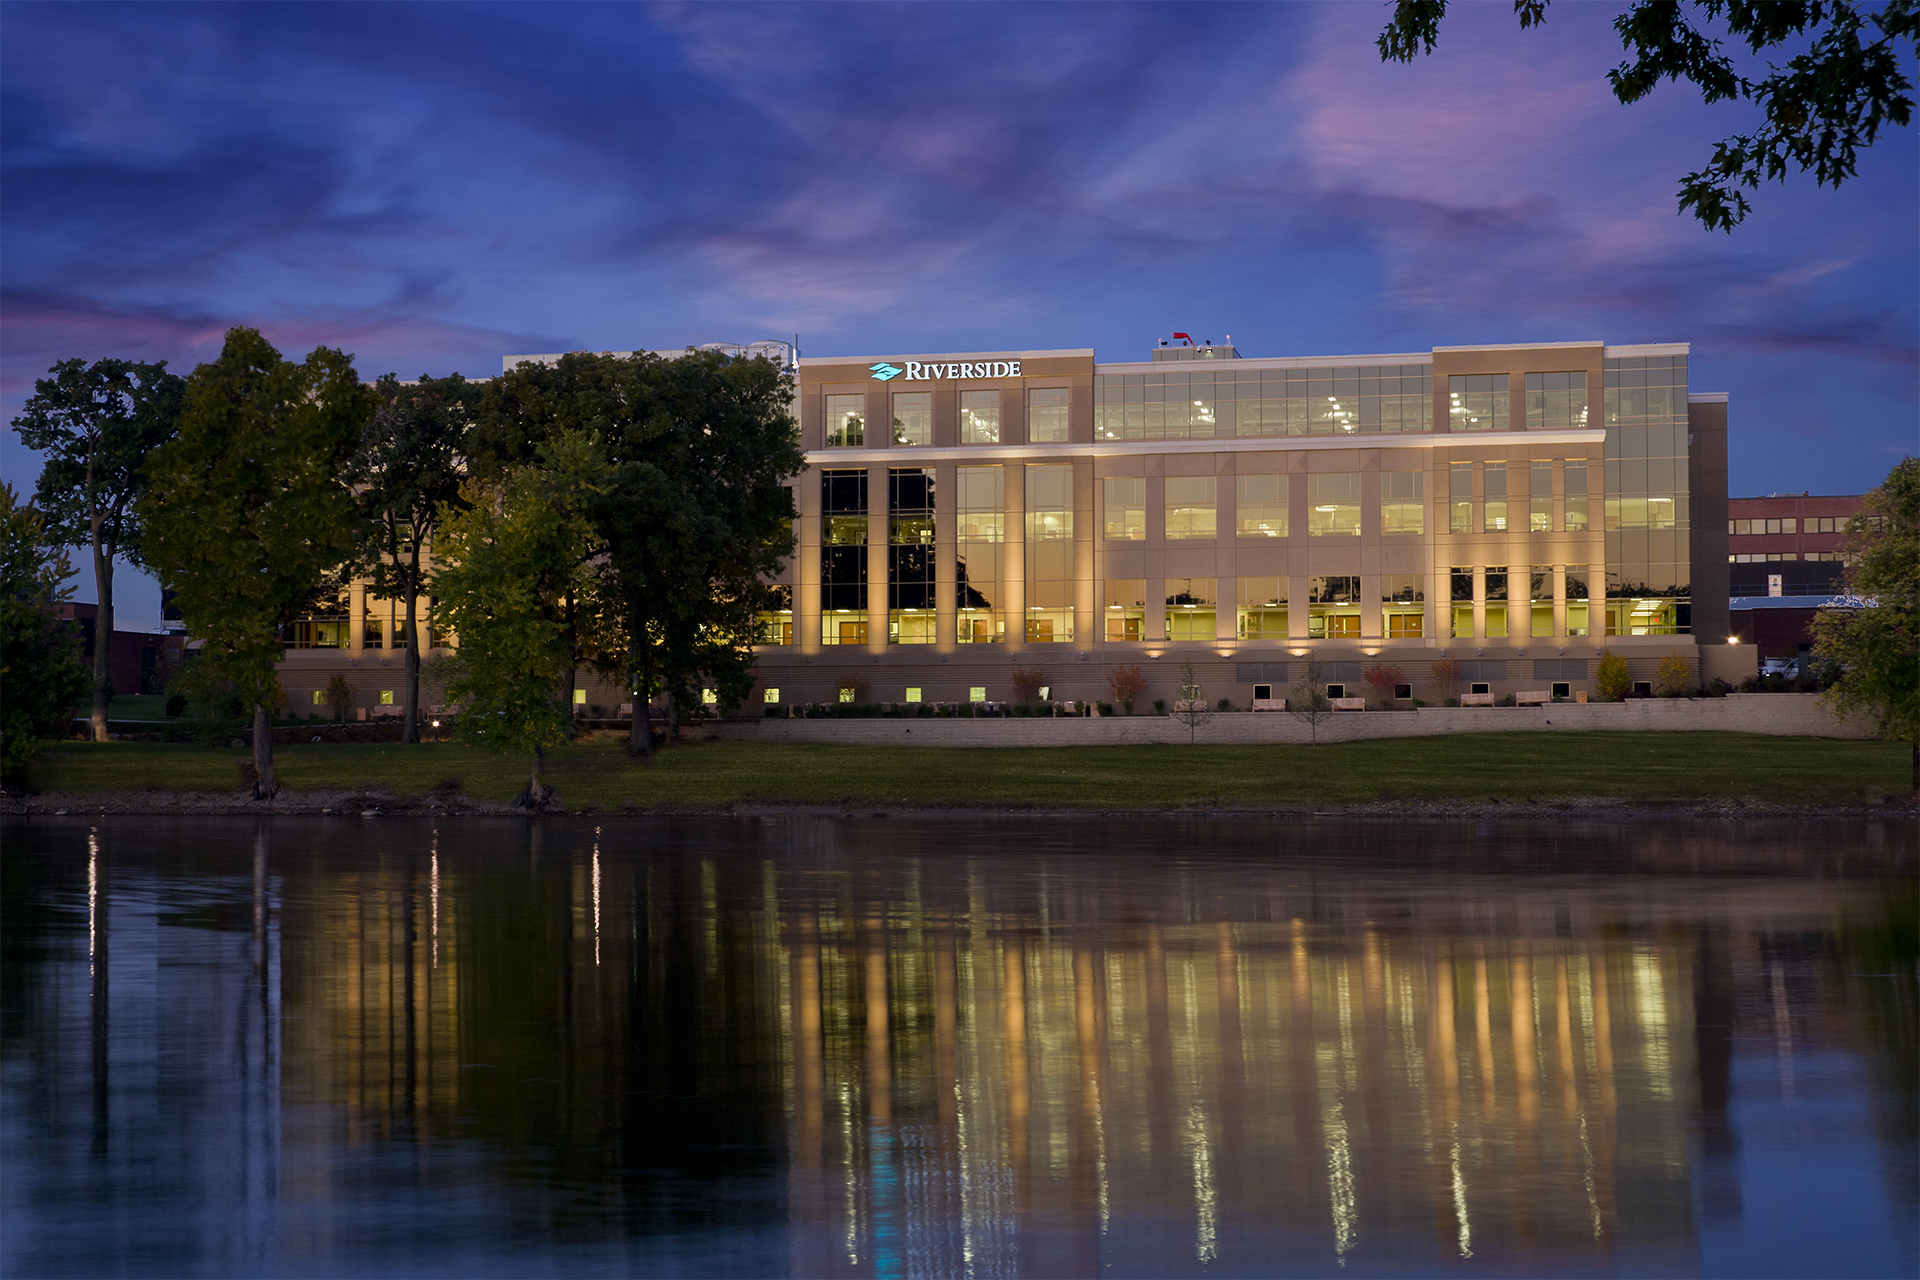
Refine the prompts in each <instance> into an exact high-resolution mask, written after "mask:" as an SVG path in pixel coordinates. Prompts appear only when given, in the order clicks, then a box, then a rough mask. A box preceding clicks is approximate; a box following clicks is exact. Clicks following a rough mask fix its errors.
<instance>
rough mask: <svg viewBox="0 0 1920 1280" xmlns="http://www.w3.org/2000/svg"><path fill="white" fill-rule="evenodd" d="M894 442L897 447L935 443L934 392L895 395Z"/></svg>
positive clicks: (903, 392)
mask: <svg viewBox="0 0 1920 1280" xmlns="http://www.w3.org/2000/svg"><path fill="white" fill-rule="evenodd" d="M893 442H894V443H895V444H897V445H916V444H922V445H924V444H932V443H933V392H931V391H896V392H894V393H893Z"/></svg>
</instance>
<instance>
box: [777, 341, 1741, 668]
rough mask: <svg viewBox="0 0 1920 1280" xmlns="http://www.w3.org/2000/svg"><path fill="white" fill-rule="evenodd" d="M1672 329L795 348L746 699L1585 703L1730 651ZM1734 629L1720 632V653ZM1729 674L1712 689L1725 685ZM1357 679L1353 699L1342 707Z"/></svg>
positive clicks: (1709, 405) (1708, 506) (1720, 424)
mask: <svg viewBox="0 0 1920 1280" xmlns="http://www.w3.org/2000/svg"><path fill="white" fill-rule="evenodd" d="M1687 353H1688V348H1687V346H1686V344H1684V343H1673V344H1658V345H1642V346H1628V347H1610V346H1606V345H1604V344H1603V343H1600V342H1597V341H1596V342H1560V343H1542V344H1536V345H1512V346H1477V347H1435V348H1433V349H1432V350H1431V351H1424V352H1409V353H1392V354H1377V355H1351V356H1324V357H1278V358H1244V357H1242V356H1241V355H1240V353H1239V352H1238V351H1236V350H1235V349H1233V348H1232V347H1230V346H1219V347H1213V346H1197V347H1196V346H1190V345H1189V346H1178V347H1175V346H1166V345H1162V346H1160V347H1159V348H1157V349H1155V350H1153V351H1152V352H1151V353H1150V358H1149V359H1146V360H1140V361H1132V362H1126V363H1102V362H1100V361H1098V360H1097V359H1096V358H1095V354H1094V352H1093V351H1091V350H1085V349H1080V350H1054V351H1000V352H974V353H943V354H913V355H886V356H857V357H856V356H848V357H824V358H823V357H811V358H802V359H800V360H799V361H798V368H799V389H798V390H799V403H798V406H797V408H798V412H799V418H800V425H801V432H802V436H803V443H804V446H805V449H806V458H807V464H808V470H807V471H806V473H805V474H804V475H803V476H802V477H800V479H799V481H798V482H797V483H796V484H795V486H794V502H795V508H796V511H797V513H798V522H797V527H798V541H799V550H798V552H797V554H796V555H795V557H794V558H793V560H792V561H791V562H790V564H789V566H788V568H787V571H786V573H785V574H784V575H783V577H782V581H781V582H780V583H779V584H778V587H777V592H778V599H777V600H776V601H775V604H776V606H777V607H775V608H772V609H770V610H769V611H768V612H766V613H765V614H763V615H762V619H761V621H762V626H761V631H760V637H759V638H760V640H761V642H762V643H761V645H760V648H759V658H760V668H761V672H762V676H763V681H764V684H765V689H764V691H763V695H762V696H763V697H764V698H765V700H766V701H767V702H769V703H781V704H792V703H796V702H827V701H833V700H835V699H836V698H837V697H839V696H840V695H839V693H838V690H839V689H840V688H841V687H842V686H854V687H858V688H860V689H861V696H862V697H863V698H864V699H865V700H869V701H888V702H914V701H925V702H961V701H967V700H970V699H971V700H979V699H982V698H984V699H988V700H996V701H997V700H1002V699H1006V698H1009V697H1011V696H1012V684H1011V681H1012V673H1013V671H1014V669H1016V668H1025V669H1028V670H1038V671H1039V672H1041V674H1042V676H1043V682H1044V684H1045V685H1046V686H1048V688H1049V691H1050V693H1051V696H1053V697H1054V698H1074V699H1094V700H1099V699H1103V698H1106V697H1107V696H1108V694H1107V676H1108V673H1109V672H1110V671H1111V670H1112V669H1113V668H1114V667H1116V666H1123V665H1136V664H1137V665H1139V666H1140V667H1141V668H1142V670H1143V672H1144V673H1145V675H1146V676H1147V678H1148V680H1149V682H1150V684H1149V691H1148V693H1147V694H1146V695H1145V697H1146V698H1148V699H1152V698H1156V697H1165V698H1173V697H1177V696H1179V694H1178V690H1179V687H1180V686H1181V685H1182V684H1184V683H1187V682H1188V680H1189V677H1187V676H1185V675H1183V671H1184V670H1185V669H1186V668H1187V666H1188V664H1190V665H1191V669H1192V673H1193V674H1192V676H1191V680H1192V681H1193V682H1195V683H1198V684H1199V685H1200V686H1201V687H1202V689H1203V691H1204V695H1205V696H1206V697H1208V698H1209V699H1213V698H1216V697H1228V698H1231V699H1233V700H1234V701H1235V702H1236V703H1238V704H1241V705H1245V704H1246V702H1247V700H1248V699H1250V698H1253V697H1255V696H1260V695H1263V694H1264V695H1269V696H1274V697H1285V696H1286V689H1287V687H1288V686H1290V685H1291V684H1293V683H1294V682H1296V681H1298V680H1299V679H1301V678H1302V677H1303V675H1304V674H1305V671H1306V663H1307V662H1308V661H1310V660H1317V661H1318V662H1319V663H1320V665H1321V673H1322V679H1323V681H1324V682H1325V683H1328V684H1331V685H1341V686H1344V688H1343V689H1342V690H1339V692H1352V693H1360V692H1362V690H1361V688H1360V681H1361V679H1362V671H1363V670H1364V669H1365V668H1366V667H1367V666H1368V665H1369V664H1370V663H1373V662H1375V661H1381V662H1386V663H1389V664H1392V665H1394V666H1397V667H1399V668H1400V670H1401V672H1402V674H1403V680H1404V683H1406V684H1408V685H1410V686H1412V689H1411V693H1412V694H1413V695H1414V696H1418V697H1425V698H1428V699H1430V700H1435V699H1437V696H1439V695H1440V693H1441V692H1442V691H1441V690H1439V689H1436V688H1432V687H1423V686H1429V675H1430V672H1431V670H1432V666H1433V664H1434V662H1435V661H1436V660H1439V659H1457V660H1459V661H1460V662H1461V663H1462V664H1463V671H1462V673H1461V674H1462V677H1463V684H1462V689H1461V691H1463V692H1464V691H1480V690H1482V689H1484V691H1486V692H1491V693H1494V694H1496V695H1500V694H1505V693H1509V692H1519V691H1526V690H1534V689H1541V690H1551V691H1554V692H1574V691H1579V690H1582V689H1590V688H1591V683H1590V681H1591V678H1592V674H1593V667H1594V661H1595V659H1596V658H1597V656H1598V654H1599V651H1600V650H1601V648H1602V647H1611V648H1613V649H1615V650H1616V651H1619V652H1621V653H1623V654H1624V655H1625V656H1626V657H1627V659H1628V662H1629V665H1630V667H1631V668H1632V670H1633V672H1634V674H1635V676H1636V678H1638V679H1648V678H1650V677H1651V676H1652V673H1653V668H1654V667H1655V666H1656V665H1657V664H1658V662H1659V660H1660V659H1661V658H1663V657H1666V656H1668V655H1673V654H1677V655H1680V656H1681V657H1683V658H1684V659H1686V660H1687V661H1688V663H1689V664H1691V665H1693V666H1694V667H1695V669H1696V670H1697V671H1699V672H1700V673H1701V676H1702V678H1703V679H1706V678H1711V677H1712V676H1714V675H1720V674H1726V675H1728V676H1729V678H1735V679H1737V678H1739V677H1740V676H1742V675H1745V674H1750V673H1751V670H1752V667H1753V665H1754V659H1753V652H1752V650H1751V648H1750V647H1747V646H1743V645H1740V644H1738V643H1737V642H1738V640H1739V637H1737V636H1730V635H1729V633H1728V609H1727V600H1728V591H1727V582H1728V579H1727V576H1726V575H1727V572H1728V560H1727V556H1728V550H1727V538H1728V534H1727V532H1726V530H1727V527H1728V526H1727V520H1728V513H1727V488H1726V471H1727V462H1726V459H1727V436H1726V433H1727V396H1726V395H1725V393H1699V392H1690V391H1689V389H1688V383H1687ZM1730 641H1734V642H1735V643H1731V644H1730V643H1729V642H1730ZM1723 668H1724V671H1723V670H1722V669H1723ZM1369 692H1371V691H1369Z"/></svg>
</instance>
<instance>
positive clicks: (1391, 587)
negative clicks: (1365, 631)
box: [1380, 573, 1427, 640]
mask: <svg viewBox="0 0 1920 1280" xmlns="http://www.w3.org/2000/svg"><path fill="white" fill-rule="evenodd" d="M1421 582H1422V579H1421V577H1420V575H1419V574H1417V573H1389V574H1383V575H1382V576H1381V578H1380V605H1381V613H1382V615H1383V616H1382V618H1381V621H1382V623H1383V624H1384V627H1385V630H1386V633H1387V639H1389V640H1418V639H1421V638H1422V637H1424V636H1425V635H1426V634H1427V605H1426V599H1427V593H1426V590H1425V588H1424V587H1423V586H1422V585H1421Z"/></svg>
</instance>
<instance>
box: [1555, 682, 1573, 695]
mask: <svg viewBox="0 0 1920 1280" xmlns="http://www.w3.org/2000/svg"><path fill="white" fill-rule="evenodd" d="M1550 692H1551V694H1552V696H1553V697H1556V698H1571V697H1572V696H1573V682H1572V681H1571V680H1555V681H1554V682H1553V685H1552V686H1551V690H1550Z"/></svg>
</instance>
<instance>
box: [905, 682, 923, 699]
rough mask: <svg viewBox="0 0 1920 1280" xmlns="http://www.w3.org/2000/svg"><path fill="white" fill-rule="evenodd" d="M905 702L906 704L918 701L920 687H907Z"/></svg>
mask: <svg viewBox="0 0 1920 1280" xmlns="http://www.w3.org/2000/svg"><path fill="white" fill-rule="evenodd" d="M907 701H908V702H918V701H920V687H919V686H918V685H908V686H907Z"/></svg>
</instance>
